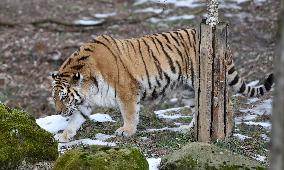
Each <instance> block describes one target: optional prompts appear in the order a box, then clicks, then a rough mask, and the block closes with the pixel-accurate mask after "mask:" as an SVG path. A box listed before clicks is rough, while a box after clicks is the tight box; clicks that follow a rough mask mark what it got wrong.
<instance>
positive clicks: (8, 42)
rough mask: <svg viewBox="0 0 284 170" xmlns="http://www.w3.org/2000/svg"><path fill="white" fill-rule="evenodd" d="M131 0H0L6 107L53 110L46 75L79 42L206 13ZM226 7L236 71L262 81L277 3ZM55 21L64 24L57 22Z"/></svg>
mask: <svg viewBox="0 0 284 170" xmlns="http://www.w3.org/2000/svg"><path fill="white" fill-rule="evenodd" d="M134 2H135V1H127V0H117V1H110V0H98V1H92V0H84V1H76V0H72V1H69V0H68V1H66V0H60V1H57V0H49V1H45V0H25V1H20V0H12V1H10V0H1V1H0V11H1V12H0V51H1V53H0V64H1V67H0V88H1V91H0V100H1V101H2V102H4V103H7V104H8V105H9V106H12V107H18V108H23V109H25V110H27V111H28V112H30V113H32V114H33V115H34V116H36V117H38V116H42V115H50V114H53V113H54V109H53V107H52V104H51V101H50V96H51V93H50V89H51V86H50V84H51V83H50V82H51V80H50V78H49V74H50V72H52V71H54V70H56V69H57V68H58V67H59V66H60V64H61V63H62V62H63V61H64V60H65V59H66V57H68V56H69V55H70V54H71V53H72V52H73V51H74V50H76V49H77V48H78V46H79V45H80V44H81V43H83V42H86V41H88V40H90V39H92V37H94V36H96V35H100V34H109V35H112V36H114V37H118V38H128V37H136V36H139V35H143V34H150V33H154V32H161V31H165V30H174V29H178V28H185V27H196V28H198V24H199V22H200V21H201V19H202V17H203V15H204V14H205V13H206V8H205V7H204V6H203V7H196V8H192V9H188V8H186V7H175V6H174V5H172V4H158V3H143V4H139V5H135V3H134ZM154 2H155V1H154ZM224 6H225V7H224V8H221V9H220V16H221V18H222V19H221V20H222V21H227V22H228V23H229V24H230V33H231V34H230V37H231V38H230V41H231V47H232V49H233V50H234V54H235V55H234V58H235V62H236V65H237V67H238V69H239V72H240V74H241V75H243V76H244V77H245V78H246V79H247V80H253V79H262V78H263V77H264V75H265V74H266V73H267V72H271V71H272V68H273V66H272V59H273V56H274V51H275V50H274V49H275V40H276V36H277V34H276V33H277V25H276V21H277V14H278V7H279V2H278V1H277V0H268V1H265V2H263V3H262V4H259V3H257V2H256V1H247V2H245V3H243V4H241V5H240V7H241V9H238V8H236V9H234V8H231V7H230V6H228V7H227V8H226V4H225V5H224ZM147 7H154V8H156V9H162V8H165V9H166V10H167V12H165V13H163V14H155V13H153V12H148V13H139V12H136V10H139V9H143V8H147ZM221 7H222V6H221ZM113 12H115V13H116V15H115V16H111V17H109V18H111V20H110V21H108V22H105V23H103V24H102V25H98V26H94V27H80V26H75V25H74V24H73V22H74V21H75V20H78V19H81V18H84V17H88V18H94V19H96V18H95V14H98V13H113ZM188 13H189V14H192V15H195V16H196V17H195V19H194V20H182V19H180V20H175V21H171V22H170V21H167V18H168V17H171V16H172V15H184V14H188ZM229 14H230V15H231V16H230V15H229ZM225 15H227V16H225ZM151 16H152V19H153V18H156V19H157V18H158V19H160V21H161V22H160V23H162V24H160V23H159V22H158V23H151V22H150V21H151V20H150V19H151ZM56 21H61V22H63V23H59V24H57V23H56ZM65 24H71V25H70V26H66V25H65ZM72 24H73V25H72Z"/></svg>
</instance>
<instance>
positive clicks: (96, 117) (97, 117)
mask: <svg viewBox="0 0 284 170" xmlns="http://www.w3.org/2000/svg"><path fill="white" fill-rule="evenodd" d="M90 119H91V120H93V121H95V122H115V121H114V120H113V119H112V118H111V117H110V115H109V114H103V113H96V114H93V115H91V116H90Z"/></svg>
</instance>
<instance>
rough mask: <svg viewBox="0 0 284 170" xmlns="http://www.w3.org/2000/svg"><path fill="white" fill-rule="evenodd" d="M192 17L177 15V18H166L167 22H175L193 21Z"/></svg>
mask: <svg viewBox="0 0 284 170" xmlns="http://www.w3.org/2000/svg"><path fill="white" fill-rule="evenodd" d="M194 18H195V16H194V15H179V16H171V17H168V18H167V21H176V20H190V19H194Z"/></svg>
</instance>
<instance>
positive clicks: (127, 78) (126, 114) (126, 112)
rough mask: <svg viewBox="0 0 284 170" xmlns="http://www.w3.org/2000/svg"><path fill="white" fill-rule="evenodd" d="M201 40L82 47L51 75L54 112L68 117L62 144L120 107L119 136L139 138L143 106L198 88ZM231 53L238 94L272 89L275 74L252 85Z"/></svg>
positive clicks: (183, 33)
mask: <svg viewBox="0 0 284 170" xmlns="http://www.w3.org/2000/svg"><path fill="white" fill-rule="evenodd" d="M197 41H198V38H197V34H196V30H194V29H182V30H177V31H171V32H163V33H157V34H152V35H145V36H142V37H140V38H131V39H114V38H112V37H111V36H107V35H102V36H98V37H96V38H95V39H94V40H93V41H92V42H89V43H85V44H83V45H82V46H81V47H80V48H79V50H77V51H76V52H74V53H73V54H72V55H71V56H70V57H69V58H67V59H66V61H65V62H64V63H63V64H62V65H61V66H60V68H59V71H58V72H57V73H55V74H52V78H53V84H52V87H53V88H52V95H53V98H54V103H55V108H56V112H57V114H62V115H64V116H70V120H69V124H68V126H67V128H66V129H65V130H64V131H63V134H62V136H61V139H60V140H62V141H68V140H69V139H71V138H72V137H73V136H74V135H75V134H76V131H77V130H78V129H79V128H80V126H81V124H82V123H83V122H84V121H85V120H86V119H87V118H88V117H89V115H90V114H91V112H92V109H93V108H94V107H96V106H102V107H116V108H119V109H120V111H121V114H122V117H123V126H122V127H120V128H119V129H117V130H116V134H117V135H122V136H126V137H128V136H132V135H133V134H135V132H136V129H137V124H138V120H139V109H140V102H141V101H143V100H148V99H156V98H159V97H161V96H164V95H165V94H167V93H168V92H170V91H172V90H173V89H175V88H177V87H178V86H180V85H182V84H188V85H189V86H191V87H194V74H195V73H196V69H197V66H196V61H195V56H196V55H198V47H197V45H196V44H198V43H197ZM228 54H229V56H230V57H229V58H230V59H229V60H228V62H227V68H228V69H227V70H228V71H227V77H228V85H230V86H231V87H233V89H234V90H235V91H236V92H239V93H241V94H243V95H246V96H249V97H253V96H262V95H264V93H265V92H267V91H269V90H270V89H271V87H272V85H273V75H272V74H270V75H269V76H268V78H267V79H266V80H265V82H264V84H263V85H260V86H257V87H251V86H248V85H247V84H246V83H245V82H244V81H243V80H242V79H241V78H240V77H239V76H238V73H237V71H236V70H235V67H234V63H233V60H232V54H231V52H230V51H228Z"/></svg>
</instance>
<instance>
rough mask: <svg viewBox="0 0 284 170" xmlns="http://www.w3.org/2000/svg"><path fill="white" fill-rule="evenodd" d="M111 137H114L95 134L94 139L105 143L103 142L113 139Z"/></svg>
mask: <svg viewBox="0 0 284 170" xmlns="http://www.w3.org/2000/svg"><path fill="white" fill-rule="evenodd" d="M113 137H115V136H114V135H107V134H103V133H97V134H96V136H95V138H96V139H97V140H101V141H105V140H107V139H109V138H113Z"/></svg>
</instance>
